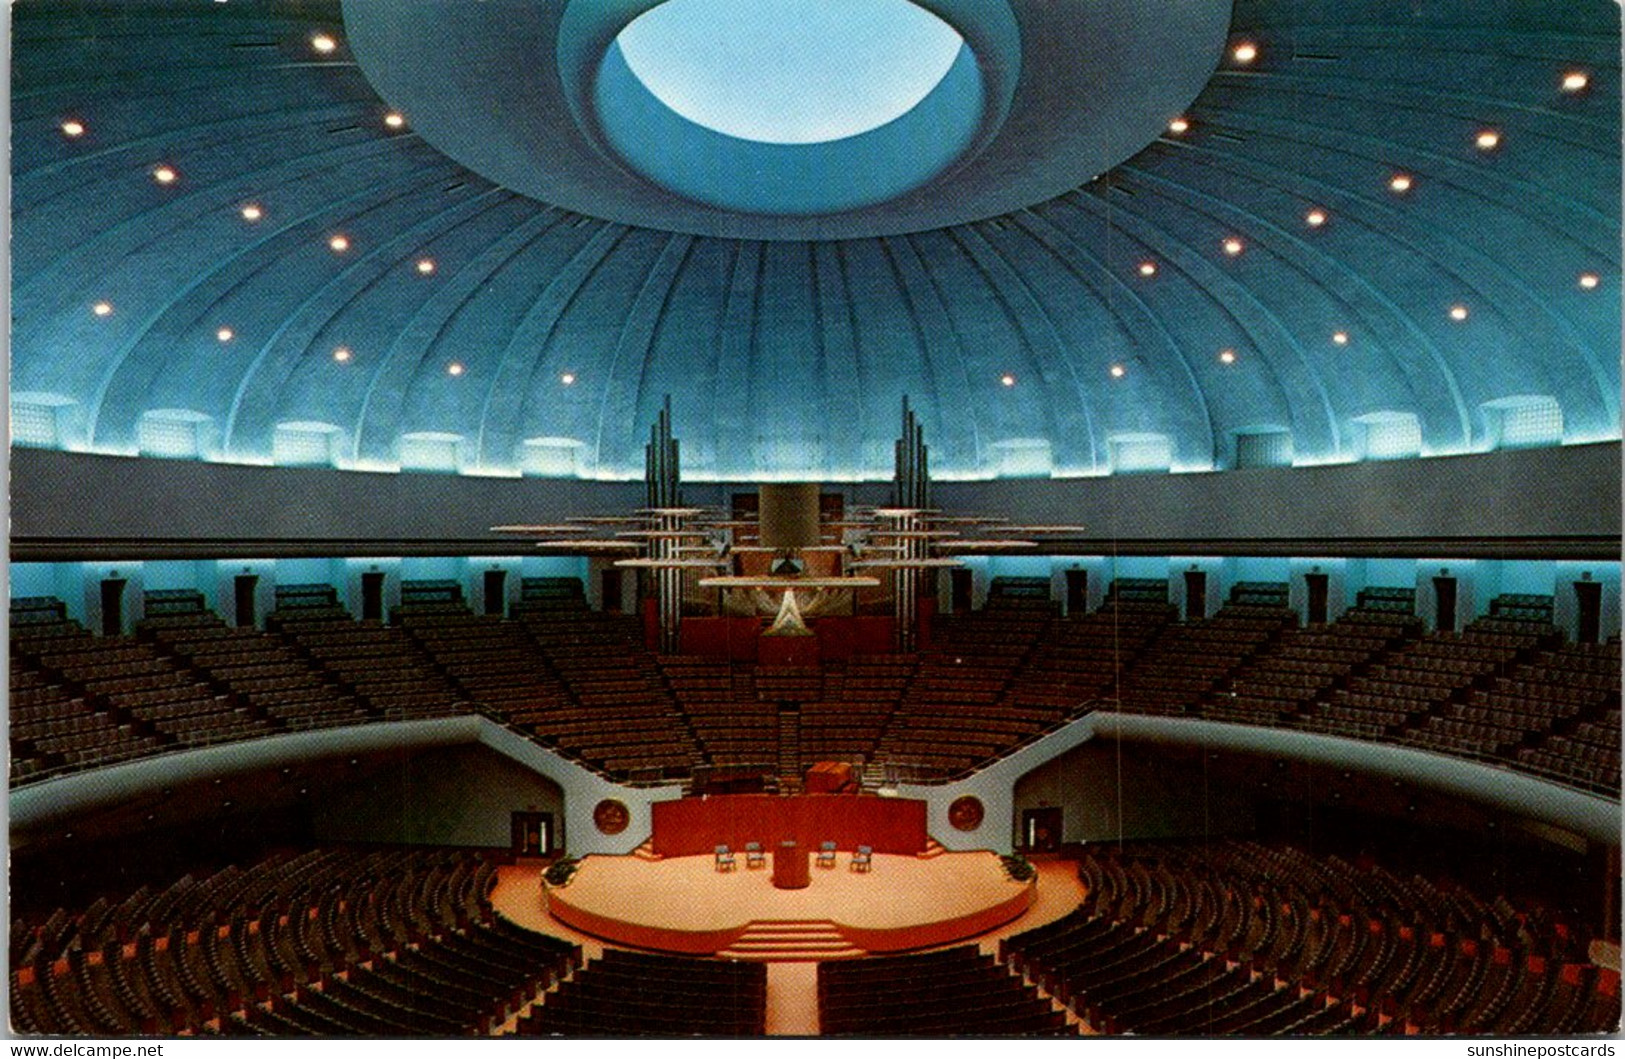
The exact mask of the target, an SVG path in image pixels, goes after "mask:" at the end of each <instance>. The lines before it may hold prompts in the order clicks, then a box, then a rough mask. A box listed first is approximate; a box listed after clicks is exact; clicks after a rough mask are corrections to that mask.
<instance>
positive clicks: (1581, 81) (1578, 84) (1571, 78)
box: [1563, 70, 1591, 92]
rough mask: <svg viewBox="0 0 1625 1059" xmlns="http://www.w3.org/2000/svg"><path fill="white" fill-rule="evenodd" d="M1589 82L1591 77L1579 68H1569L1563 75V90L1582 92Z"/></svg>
mask: <svg viewBox="0 0 1625 1059" xmlns="http://www.w3.org/2000/svg"><path fill="white" fill-rule="evenodd" d="M1590 84H1591V78H1589V77H1587V76H1586V75H1585V74H1584V73H1582V72H1581V71H1579V70H1570V71H1569V72H1568V73H1566V74H1564V75H1563V91H1565V92H1584V91H1585V90H1586V88H1587V87H1588V86H1589V85H1590Z"/></svg>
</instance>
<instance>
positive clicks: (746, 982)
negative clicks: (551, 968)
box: [518, 949, 767, 1037]
mask: <svg viewBox="0 0 1625 1059" xmlns="http://www.w3.org/2000/svg"><path fill="white" fill-rule="evenodd" d="M766 1032H767V965H766V964H765V963H759V962H751V961H733V960H712V959H699V958H692V957H683V956H663V955H656V954H654V953H638V952H629V951H627V950H625V949H606V950H604V956H603V959H601V960H595V961H593V962H591V963H589V964H587V965H586V967H585V968H584V969H583V970H581V971H579V972H577V973H576V975H575V976H574V977H573V978H571V979H570V980H569V981H568V982H565V983H563V984H562V985H561V986H560V987H559V988H558V990H557V991H556V992H552V993H549V994H548V995H547V996H546V997H545V998H544V999H543V1002H542V1003H541V1005H540V1006H538V1007H535V1008H532V1009H531V1012H530V1014H528V1015H526V1016H524V1017H523V1018H521V1019H520V1020H519V1025H518V1033H519V1035H520V1036H522V1037H549V1036H566V1037H759V1036H763V1035H765V1034H766Z"/></svg>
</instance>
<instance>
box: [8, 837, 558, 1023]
mask: <svg viewBox="0 0 1625 1059" xmlns="http://www.w3.org/2000/svg"><path fill="white" fill-rule="evenodd" d="M494 879H495V875H494V864H493V863H492V862H491V861H490V860H488V859H485V858H484V857H482V856H480V855H478V854H473V853H466V852H459V851H448V850H436V849H421V848H419V849H392V848H391V849H384V848H372V849H358V848H329V849H319V850H312V851H309V852H306V853H301V854H292V855H290V854H277V855H273V856H270V857H267V858H265V859H264V860H261V861H259V862H257V863H254V864H252V865H250V866H248V867H246V868H239V867H236V866H229V867H226V868H224V869H221V870H218V871H214V872H210V873H208V874H205V875H204V876H202V877H201V878H194V877H193V876H191V875H187V876H185V877H183V878H181V879H180V880H178V881H176V882H174V883H172V884H169V885H168V886H166V887H163V888H154V887H151V886H143V887H141V888H139V889H137V890H136V891H135V892H133V893H130V894H128V895H127V896H125V897H123V898H122V899H119V900H116V901H115V900H111V899H109V898H106V897H102V898H98V899H96V900H95V901H94V902H92V903H91V904H89V905H88V906H86V907H84V908H82V909H77V910H72V911H70V910H66V909H57V910H56V911H55V912H53V913H51V914H50V915H48V916H46V917H44V918H42V919H41V920H40V921H38V922H29V921H27V920H20V921H19V922H18V923H16V924H14V925H13V933H12V960H11V986H12V993H11V995H12V1012H13V1018H14V1020H15V1022H16V1024H17V1027H18V1029H20V1030H22V1031H24V1032H30V1033H48V1034H73V1035H82V1034H95V1035H111V1036H135V1035H139V1034H164V1035H176V1034H191V1035H196V1034H226V1035H243V1036H271V1037H280V1036H310V1035H324V1036H325V1035H345V1036H354V1035H371V1036H406V1035H422V1034H429V1035H436V1036H453V1035H468V1034H471V1033H475V1032H482V1031H485V1030H488V1029H489V1027H490V1026H492V1025H493V1024H494V1023H493V1020H500V1018H502V1017H505V1016H506V1015H508V1014H510V1013H511V1012H512V1011H514V1010H516V1009H517V1008H518V1006H519V1005H520V1004H522V1003H524V1002H527V1001H529V1000H530V999H531V997H532V996H533V995H534V994H535V992H536V991H537V990H538V989H540V988H543V987H544V986H545V985H547V984H548V983H549V982H551V981H553V980H555V979H557V978H558V977H560V976H562V975H564V974H567V973H568V972H569V970H570V968H571V967H573V966H575V965H577V964H579V963H580V960H581V953H580V949H579V947H578V946H574V945H571V944H569V943H567V942H563V941H560V940H558V939H555V938H550V937H545V936H543V935H540V934H535V933H533V932H530V931H526V930H522V929H520V928H518V927H516V926H514V925H512V924H510V923H508V922H506V921H505V920H503V919H501V918H500V917H499V916H496V915H495V914H494V913H493V911H492V909H491V906H490V903H489V901H488V899H487V895H488V893H489V890H490V887H491V886H492V885H493V883H494Z"/></svg>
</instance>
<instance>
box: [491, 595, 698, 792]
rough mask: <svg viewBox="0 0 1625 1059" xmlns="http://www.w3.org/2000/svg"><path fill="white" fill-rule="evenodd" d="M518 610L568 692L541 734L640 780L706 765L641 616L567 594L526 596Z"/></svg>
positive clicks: (601, 765)
mask: <svg viewBox="0 0 1625 1059" xmlns="http://www.w3.org/2000/svg"><path fill="white" fill-rule="evenodd" d="M515 615H516V617H517V618H518V620H519V622H520V624H521V626H522V628H523V629H524V632H525V634H526V636H527V637H528V638H529V640H530V641H531V643H532V644H533V645H534V647H535V649H536V650H538V651H540V653H541V655H542V657H543V658H544V659H545V660H546V661H547V663H548V665H549V666H550V667H551V669H552V670H553V672H555V673H556V674H557V675H558V677H559V680H560V683H561V686H562V687H563V689H564V692H565V695H566V697H567V705H566V706H565V707H564V709H562V710H561V711H560V712H559V713H558V715H557V716H556V717H554V718H553V719H552V720H550V721H549V722H548V725H547V727H546V728H539V729H537V730H536V735H537V738H539V739H540V740H541V741H542V742H544V743H548V744H551V745H555V746H557V747H559V748H560V749H561V750H564V751H566V752H568V753H571V754H574V755H576V756H578V757H580V758H582V759H583V760H586V761H588V762H590V763H591V764H593V765H594V766H596V767H598V768H601V769H604V770H605V771H608V772H611V773H617V774H621V775H626V776H629V777H630V778H633V779H644V778H647V779H653V780H659V779H668V778H680V777H682V776H686V775H687V774H688V772H689V770H690V769H691V768H692V767H693V766H694V765H696V764H698V763H700V760H701V759H700V751H699V749H698V747H697V746H696V745H695V742H694V738H693V735H692V734H691V732H690V731H689V729H688V727H687V726H686V724H685V720H684V718H683V716H682V714H681V713H680V712H679V711H678V708H677V705H676V703H675V702H674V701H673V699H672V697H671V694H670V692H669V691H667V690H666V687H665V685H664V684H663V683H662V681H661V676H660V671H659V667H658V665H657V664H656V661H655V657H654V655H653V654H651V653H650V652H649V651H648V650H647V649H645V648H644V646H643V638H642V631H641V627H640V625H639V623H638V621H637V619H636V618H633V617H627V616H623V615H619V614H606V613H602V612H599V611H593V610H588V609H587V608H586V605H585V603H584V601H582V600H580V599H579V598H575V597H563V596H561V597H559V598H551V597H550V598H546V599H541V600H535V599H532V600H522V601H521V603H520V604H519V606H518V607H516V608H515Z"/></svg>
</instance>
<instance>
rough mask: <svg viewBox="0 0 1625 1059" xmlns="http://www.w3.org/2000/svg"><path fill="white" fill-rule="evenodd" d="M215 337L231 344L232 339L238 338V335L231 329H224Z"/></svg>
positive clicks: (217, 332) (215, 334) (216, 333)
mask: <svg viewBox="0 0 1625 1059" xmlns="http://www.w3.org/2000/svg"><path fill="white" fill-rule="evenodd" d="M214 337H215V338H218V339H219V340H220V341H222V342H230V341H231V340H232V339H234V338H236V337H237V333H236V332H235V331H233V330H232V329H231V328H229V327H222V328H221V329H220V330H218V331H216V332H215V333H214Z"/></svg>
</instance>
